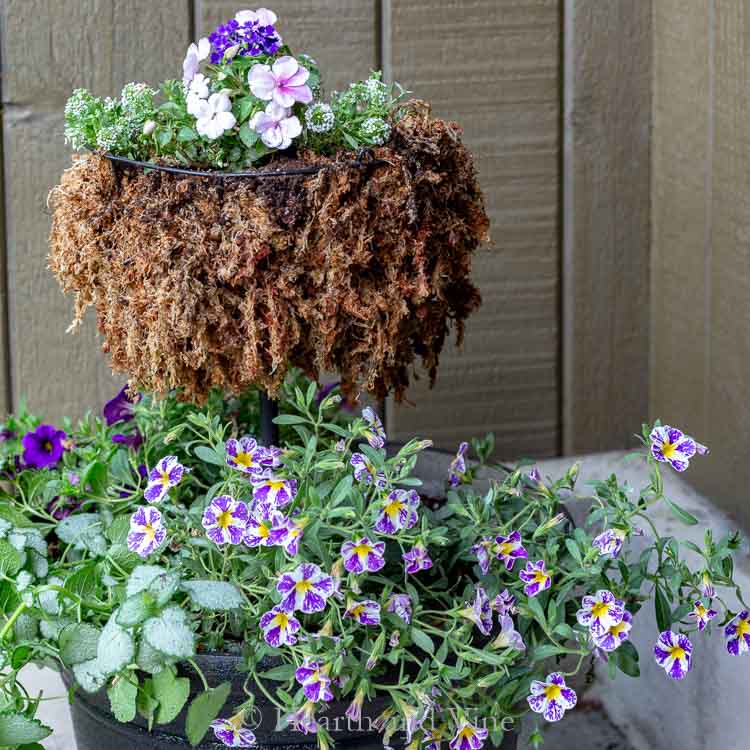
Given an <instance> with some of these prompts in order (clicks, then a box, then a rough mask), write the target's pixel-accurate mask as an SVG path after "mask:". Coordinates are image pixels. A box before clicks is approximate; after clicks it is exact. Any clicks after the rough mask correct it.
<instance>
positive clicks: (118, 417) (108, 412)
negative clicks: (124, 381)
mask: <svg viewBox="0 0 750 750" xmlns="http://www.w3.org/2000/svg"><path fill="white" fill-rule="evenodd" d="M128 387H129V386H127V385H124V386H123V387H122V388H121V389H120V392H119V393H118V394H117V395H116V396H115V397H114V398H112V399H110V400H109V401H107V403H106V404H104V408H103V409H102V415H103V416H104V421H105V422H106V423H107V427H111V426H112V425H113V424H116V423H117V422H129V421H130V420H131V419H133V417H134V416H135V415H134V414H133V406H134V405H135V404H137V403H138V401H139V400H140V395H138V394H136V395H135V397H133V396H131V395H130V391H128Z"/></svg>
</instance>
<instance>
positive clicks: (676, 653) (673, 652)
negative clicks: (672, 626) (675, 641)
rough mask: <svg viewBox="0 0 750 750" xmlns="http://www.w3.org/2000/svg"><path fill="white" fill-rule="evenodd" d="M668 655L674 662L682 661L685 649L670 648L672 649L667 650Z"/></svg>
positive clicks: (680, 647) (678, 647) (679, 647)
mask: <svg viewBox="0 0 750 750" xmlns="http://www.w3.org/2000/svg"><path fill="white" fill-rule="evenodd" d="M669 655H670V656H671V657H672V658H673V659H674V660H675V661H682V660H683V659H684V658H685V656H686V654H685V649H684V648H683V647H682V646H672V648H671V649H669Z"/></svg>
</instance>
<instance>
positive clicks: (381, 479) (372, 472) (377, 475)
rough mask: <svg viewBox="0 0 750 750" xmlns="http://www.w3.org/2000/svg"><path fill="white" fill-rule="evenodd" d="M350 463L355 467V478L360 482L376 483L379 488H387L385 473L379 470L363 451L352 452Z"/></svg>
mask: <svg viewBox="0 0 750 750" xmlns="http://www.w3.org/2000/svg"><path fill="white" fill-rule="evenodd" d="M350 463H351V465H352V466H353V467H354V478H355V479H356V480H357V481H358V482H364V483H365V484H374V485H375V486H376V487H377V488H378V489H379V490H382V489H385V487H386V484H387V482H386V478H385V473H384V472H382V471H378V470H377V469H376V468H375V466H373V464H372V461H370V460H369V459H368V458H367V456H365V455H364V454H363V453H352V457H351V459H350Z"/></svg>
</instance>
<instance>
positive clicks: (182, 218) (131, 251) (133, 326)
mask: <svg viewBox="0 0 750 750" xmlns="http://www.w3.org/2000/svg"><path fill="white" fill-rule="evenodd" d="M459 135H460V129H459V128H458V126H457V125H455V124H453V123H447V122H444V121H443V120H440V119H435V118H432V117H431V116H430V113H429V108H428V107H427V105H425V104H424V103H421V102H411V103H410V104H409V105H407V106H406V108H405V110H404V113H403V116H402V117H401V118H400V119H399V121H398V122H397V123H396V124H395V126H394V128H393V133H392V137H391V139H390V141H389V144H388V145H387V146H384V147H380V148H376V149H375V150H374V152H371V154H369V155H368V157H369V156H370V155H371V156H372V158H373V159H374V160H375V161H374V162H373V163H372V164H371V165H368V164H366V163H364V164H352V156H353V155H352V154H342V155H341V156H339V157H337V158H334V157H326V156H322V155H318V154H314V153H312V152H306V153H304V154H303V155H302V159H301V160H293V159H288V158H287V159H284V160H281V161H277V162H275V163H271V165H269V166H266V167H265V169H266V170H270V171H274V170H275V169H279V168H281V169H282V170H289V169H290V168H291V169H296V168H299V167H303V168H306V167H314V168H318V169H319V171H317V172H316V173H314V174H307V173H303V174H294V175H284V176H276V175H275V176H273V177H270V178H269V177H268V176H267V175H266V176H265V178H264V179H259V177H260V176H261V175H260V174H249V175H246V176H244V177H231V176H226V175H222V174H221V173H216V174H215V175H211V176H206V174H205V173H196V174H189V173H187V174H186V173H177V174H175V173H169V172H164V171H158V170H148V169H144V168H143V167H139V166H130V165H127V164H117V163H113V162H111V161H109V160H108V159H107V158H105V157H104V156H101V155H87V156H83V157H81V158H79V159H78V160H77V161H76V163H75V164H74V165H73V167H72V168H71V169H69V170H68V171H67V172H66V173H65V174H64V176H63V178H62V181H61V184H60V185H59V187H57V188H56V189H55V190H54V191H53V195H52V198H53V209H54V214H53V226H52V234H51V240H50V262H51V267H52V269H53V271H54V273H55V274H56V276H57V278H58V280H59V281H60V284H61V285H62V287H63V289H64V290H65V291H72V292H75V294H76V323H78V322H80V319H81V317H82V315H83V313H84V311H85V309H86V308H87V307H88V306H92V305H93V306H95V307H96V311H97V318H98V323H99V329H100V331H101V332H102V334H103V335H104V337H105V340H106V344H105V349H106V350H108V351H109V352H110V354H111V356H112V366H113V368H114V369H115V370H119V371H122V372H125V373H127V374H129V375H130V377H131V382H132V384H133V385H134V386H137V387H139V388H141V389H144V390H146V391H157V392H162V393H163V392H165V391H167V390H169V389H171V388H173V387H176V386H182V387H183V389H184V391H183V392H184V394H185V396H186V397H187V398H190V399H192V400H197V401H203V400H205V398H206V396H207V395H208V392H209V390H210V389H211V388H212V387H213V386H219V387H221V388H224V389H226V390H228V391H231V392H234V393H239V392H241V391H242V390H244V389H245V388H247V387H248V386H250V385H251V384H255V385H258V386H260V387H261V388H263V389H265V390H266V391H268V392H269V393H271V394H272V395H273V394H276V393H277V392H278V389H279V387H280V385H281V383H282V382H283V380H284V377H285V376H286V374H287V372H288V370H289V368H290V367H299V368H301V369H302V370H303V371H304V372H306V373H307V374H309V375H311V376H313V377H315V376H317V375H318V373H319V372H321V371H323V370H325V371H336V372H338V373H339V374H340V376H341V379H342V382H343V383H344V384H345V386H346V389H347V390H349V391H352V390H355V389H359V388H361V389H363V390H366V391H368V392H369V393H372V394H374V395H375V396H378V397H382V396H384V395H385V394H386V393H388V392H393V393H394V394H395V396H396V397H397V398H400V397H402V396H403V394H404V391H405V389H406V386H407V384H408V382H409V368H410V366H411V365H412V364H413V363H414V361H415V359H416V358H417V357H420V358H421V359H422V361H423V363H424V365H425V366H426V368H427V369H428V371H429V372H430V376H431V377H432V378H434V376H435V371H436V368H437V364H438V358H439V355H440V351H441V349H442V347H443V344H444V342H445V338H446V335H447V334H448V330H449V324H450V322H451V321H453V322H454V324H455V326H456V333H457V337H458V339H459V340H460V338H461V336H462V334H463V326H464V321H465V320H466V318H467V317H468V315H469V314H470V313H471V312H472V311H473V310H474V309H476V308H477V306H478V305H479V302H480V298H479V292H478V290H477V289H476V287H475V286H474V285H473V284H472V282H471V280H470V278H469V274H470V267H471V255H472V253H473V251H474V250H475V249H476V248H477V247H478V246H479V244H480V243H481V242H482V241H484V240H485V239H486V237H487V230H488V219H487V216H486V214H485V211H484V207H483V202H482V197H481V193H480V190H479V186H478V184H477V181H476V174H475V169H474V165H473V160H472V157H471V154H470V153H469V152H468V150H467V149H466V148H465V147H464V146H463V144H462V143H461V141H460V138H459Z"/></svg>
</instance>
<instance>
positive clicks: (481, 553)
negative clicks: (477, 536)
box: [470, 539, 495, 576]
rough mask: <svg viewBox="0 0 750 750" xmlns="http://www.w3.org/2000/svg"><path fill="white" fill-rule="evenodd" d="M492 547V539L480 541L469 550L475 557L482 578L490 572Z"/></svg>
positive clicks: (493, 544) (493, 543)
mask: <svg viewBox="0 0 750 750" xmlns="http://www.w3.org/2000/svg"><path fill="white" fill-rule="evenodd" d="M494 546H495V542H494V541H493V540H492V539H482V540H481V541H479V542H477V543H476V544H475V545H474V546H473V547H472V548H471V550H470V551H471V553H472V554H474V555H476V557H477V563H478V564H479V570H481V571H482V575H483V576H486V575H487V574H488V573H489V572H490V553H491V551H492V548H493V547H494Z"/></svg>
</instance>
